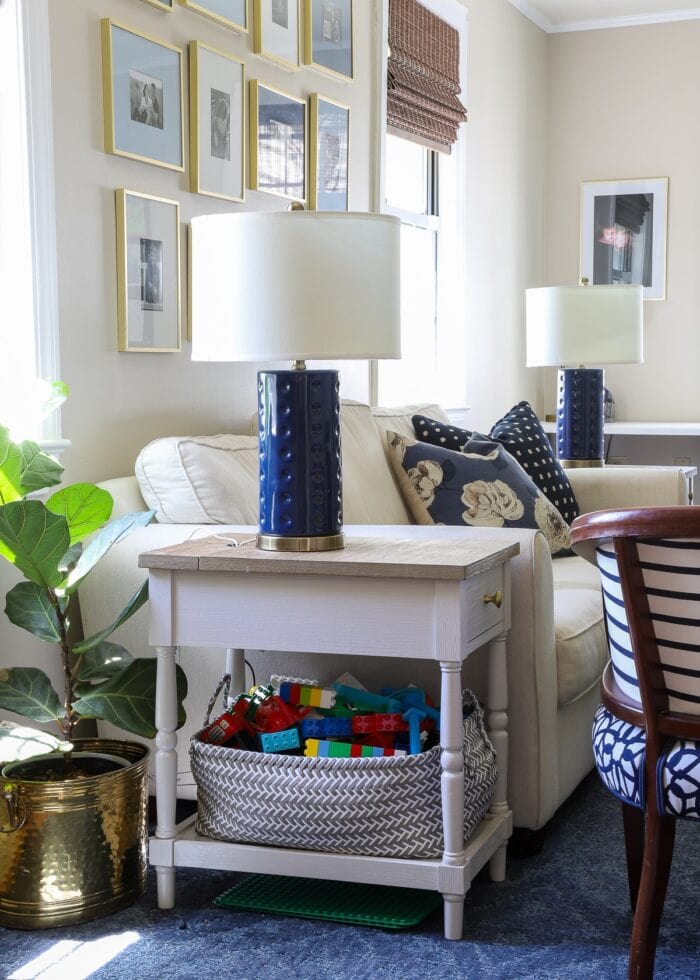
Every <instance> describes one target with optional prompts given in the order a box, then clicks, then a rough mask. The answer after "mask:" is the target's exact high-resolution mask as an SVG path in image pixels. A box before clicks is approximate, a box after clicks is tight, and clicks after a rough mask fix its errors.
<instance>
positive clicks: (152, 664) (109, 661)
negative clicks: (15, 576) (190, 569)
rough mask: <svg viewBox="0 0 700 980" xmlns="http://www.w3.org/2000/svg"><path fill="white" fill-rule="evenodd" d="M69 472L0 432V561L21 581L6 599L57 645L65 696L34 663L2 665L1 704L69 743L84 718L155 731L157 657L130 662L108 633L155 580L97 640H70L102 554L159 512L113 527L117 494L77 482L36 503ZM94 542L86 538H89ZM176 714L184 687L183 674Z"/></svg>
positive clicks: (24, 624)
mask: <svg viewBox="0 0 700 980" xmlns="http://www.w3.org/2000/svg"><path fill="white" fill-rule="evenodd" d="M62 473H63V467H62V466H61V465H60V463H58V461H57V460H55V459H54V458H53V457H51V456H49V455H48V454H47V453H45V452H43V451H42V450H41V449H40V448H39V446H38V445H37V444H36V443H34V442H30V441H26V442H21V443H15V442H13V441H12V439H11V438H10V433H9V431H8V429H6V428H4V427H3V426H0V555H2V557H4V558H5V559H7V561H9V562H10V563H11V564H12V565H14V566H15V568H16V569H17V570H18V571H19V572H20V573H21V574H22V575H23V576H24V578H25V581H22V582H19V583H17V584H16V585H15V586H14V587H13V588H11V589H10V591H9V592H8V593H7V596H6V604H5V613H6V614H7V616H8V618H9V620H10V622H12V623H14V625H15V626H18V627H20V628H21V629H25V630H27V631H28V632H30V633H32V634H33V635H34V636H36V637H37V638H38V639H39V640H43V641H45V642H46V643H52V644H55V646H56V648H57V652H58V654H59V655H60V657H61V664H62V669H63V690H62V691H61V692H60V693H58V692H57V691H56V690H55V689H54V687H53V685H52V683H51V681H50V679H49V677H48V676H47V674H46V673H45V672H44V671H43V670H39V669H38V668H36V667H22V666H18V667H10V668H3V667H0V708H7V709H8V710H10V711H14V712H16V713H17V714H19V715H23V716H24V717H26V718H31V719H32V720H33V721H35V722H42V723H43V722H55V723H56V725H57V726H58V728H59V730H60V733H61V736H62V738H63V739H64V740H66V741H68V742H70V740H71V738H72V736H73V731H74V728H75V726H76V724H77V723H78V721H79V720H80V719H81V718H97V719H103V720H105V721H109V722H111V723H112V724H114V725H116V726H117V727H119V728H122V729H124V730H125V731H127V732H131V733H133V734H135V735H141V736H143V737H145V738H152V737H153V736H154V735H155V732H156V729H155V718H154V716H155V685H156V661H155V659H154V658H150V657H147V658H133V657H132V656H131V654H129V653H128V651H127V650H125V649H124V647H122V646H120V645H119V644H118V643H114V642H111V641H110V640H109V637H110V636H111V634H112V633H113V632H114V631H115V630H116V629H117V628H118V627H119V626H121V625H122V623H125V622H126V621H127V620H128V619H129V618H130V617H131V616H132V615H133V614H134V613H135V612H136V611H137V610H138V609H140V608H141V606H143V604H144V603H145V602H146V601H147V600H148V581H145V582H144V583H143V584H142V585H141V586H139V588H138V589H137V590H136V592H135V593H134V595H133V596H131V598H130V599H129V601H128V602H127V604H126V606H125V607H124V609H123V610H122V611H121V613H120V614H119V615H118V616H117V617H116V619H114V621H113V622H111V623H109V624H107V625H106V626H105V627H104V628H103V629H101V630H99V631H98V632H97V633H95V634H93V635H92V636H88V637H85V638H83V639H73V633H72V632H71V630H70V622H71V609H72V606H73V602H74V599H75V596H76V592H77V590H78V588H79V586H80V583H81V582H82V581H83V580H84V578H85V577H86V575H88V574H89V573H90V571H91V570H92V569H93V568H94V567H95V565H96V564H97V563H98V562H99V561H100V559H101V558H103V557H104V555H106V554H107V552H108V551H109V550H110V548H112V547H113V545H115V544H116V543H117V542H118V541H121V540H122V538H124V537H125V536H126V535H127V534H129V532H130V531H132V530H133V529H134V528H137V527H142V526H143V525H145V524H148V523H149V521H150V520H151V518H152V516H153V511H143V512H137V513H134V514H127V515H124V516H122V517H118V518H116V519H115V520H112V521H110V520H109V519H110V517H111V514H112V507H113V500H112V496H111V494H110V493H108V492H107V491H106V490H104V489H101V488H100V487H97V486H95V485H93V484H91V483H74V484H71V485H70V486H67V487H62V488H61V489H59V490H57V491H55V492H54V493H52V494H51V495H50V496H48V498H47V499H46V500H44V499H38V498H36V497H30V496H29V495H30V494H34V493H36V492H37V491H40V490H46V489H48V488H50V487H53V486H56V485H57V484H58V483H59V482H60V479H61V474H62ZM88 538H89V539H90V540H89V541H88V540H87V539H88ZM177 692H178V717H179V722H180V724H182V723H183V722H184V720H185V712H184V708H183V706H182V702H183V700H184V697H185V695H186V693H187V682H186V679H185V675H184V673H183V671H182V670H181V668H179V667H178V671H177Z"/></svg>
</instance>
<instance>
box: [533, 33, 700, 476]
mask: <svg viewBox="0 0 700 980" xmlns="http://www.w3.org/2000/svg"><path fill="white" fill-rule="evenodd" d="M699 50H700V21H686V22H681V23H668V24H659V25H650V26H645V27H629V28H624V29H618V30H602V31H586V32H580V33H573V34H557V35H551V36H550V38H549V58H550V127H549V152H548V180H547V214H548V218H547V226H546V236H545V240H546V243H547V259H546V283H547V285H560V284H573V283H575V282H577V280H578V273H579V191H580V183H581V181H583V180H615V179H621V178H635V177H668V178H669V209H668V254H667V259H668V263H667V289H666V296H667V298H666V300H665V301H646V302H645V303H644V364H642V365H618V366H610V367H607V368H606V371H605V375H606V384H607V386H608V387H609V388H610V390H611V391H612V393H613V395H614V397H615V401H616V413H617V417H618V418H621V419H639V420H650V419H651V420H654V419H658V420H694V419H697V418H699V417H700V388H699V386H698V384H697V365H698V359H699V355H700V330H698V310H699V309H700V277H699V276H698V271H697V269H698V247H699V245H700V237H699V234H698V227H699V226H698V214H700V181H699V180H698V166H697V161H698V158H699V156H700V129H698V126H697V122H696V120H697V93H698V90H699V89H700V59H699V58H698V51H699ZM554 375H555V372H554V370H553V369H552V370H551V371H547V374H546V379H547V395H546V404H545V406H544V407H545V408H546V410H547V411H552V409H553V406H554V403H555V398H556V394H555V377H554ZM682 449H683V447H680V449H675V450H674V455H688V453H687V449H686V450H685V452H681V450H682ZM620 453H622V454H624V455H626V452H624V450H623V447H621V446H619V445H618V447H616V449H615V450H614V454H615V455H619V454H620ZM655 460H656V461H657V462H672V461H673V460H672V458H668V457H667V456H664V457H663V458H662V457H660V456H658V455H657V456H655Z"/></svg>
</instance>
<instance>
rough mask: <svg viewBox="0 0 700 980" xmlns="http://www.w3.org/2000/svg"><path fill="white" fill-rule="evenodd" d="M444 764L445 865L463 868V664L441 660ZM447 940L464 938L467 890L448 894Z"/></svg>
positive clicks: (441, 734) (441, 721) (441, 755)
mask: <svg viewBox="0 0 700 980" xmlns="http://www.w3.org/2000/svg"><path fill="white" fill-rule="evenodd" d="M440 672H441V692H440V703H441V708H440V747H441V750H442V751H441V754H440V763H441V766H442V776H441V791H442V827H443V833H444V838H445V849H444V851H443V855H442V863H443V864H446V865H453V866H461V865H462V862H463V859H464V750H463V741H464V737H463V725H462V665H461V663H455V662H453V661H444V660H441V661H440ZM442 897H443V900H444V903H445V938H446V939H461V938H462V923H463V918H464V891H462V892H461V894H460V893H451V894H444V893H443V896H442Z"/></svg>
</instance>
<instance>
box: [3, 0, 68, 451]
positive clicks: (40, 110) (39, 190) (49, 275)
mask: <svg viewBox="0 0 700 980" xmlns="http://www.w3.org/2000/svg"><path fill="white" fill-rule="evenodd" d="M6 2H7V0H6ZM12 2H13V3H14V5H15V8H16V17H17V36H16V40H17V54H18V71H17V73H16V79H17V83H18V86H17V87H18V91H16V92H15V93H14V97H15V98H16V99H17V100H18V102H19V113H20V120H21V125H20V132H21V133H24V134H25V136H26V143H25V144H24V145H23V146H21V152H23V153H24V160H23V163H24V168H25V170H26V185H25V186H26V195H25V201H26V207H25V208H24V215H23V217H22V220H23V222H24V223H28V225H29V228H28V236H29V250H28V251H29V255H28V259H27V261H28V262H29V264H30V270H29V275H30V282H31V284H32V286H31V296H30V305H31V308H32V309H31V315H30V316H29V317H28V318H27V320H26V321H25V323H26V324H28V326H27V327H25V328H26V329H32V326H33V330H34V355H35V356H34V365H33V368H34V372H35V375H36V377H39V378H42V379H44V380H46V381H57V380H59V379H60V359H59V325H58V272H57V247H56V205H55V181H54V165H53V159H54V156H53V117H52V95H51V46H50V35H49V7H48V0H12ZM3 135H4V136H5V137H6V134H2V133H1V131H0V138H2V136H3ZM14 136H15V141H16V134H14ZM2 145H6V144H4V140H3V143H0V152H2ZM18 145H20V144H18ZM0 166H1V163H0ZM8 224H9V222H7V221H2V222H1V225H2V226H5V227H6V226H7V225H8ZM1 233H2V227H0V234H1ZM0 311H2V315H1V318H2V319H3V320H4V321H5V323H7V324H11V323H12V319H13V311H12V309H11V307H10V297H8V296H6V297H5V298H4V308H3V297H2V296H0ZM3 338H4V342H5V343H8V342H9V340H8V338H9V330H8V329H7V328H6V329H5V330H4V331H3ZM31 368H32V365H28V366H27V371H28V376H29V375H31ZM34 438H38V439H39V440H40V441H41V444H42V447H43V448H46V449H48V450H49V451H54V452H58V451H60V450H61V449H63V448H65V446H66V445H68V443H67V441H66V440H64V439H62V438H61V418H60V410H56V411H55V412H53V413H52V415H50V416H49V417H48V418H47V419H46V420H45V421H44V422H43V425H42V427H41V431H39V432H36V433H34Z"/></svg>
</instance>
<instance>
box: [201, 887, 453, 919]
mask: <svg viewBox="0 0 700 980" xmlns="http://www.w3.org/2000/svg"><path fill="white" fill-rule="evenodd" d="M214 903H215V904H216V905H218V906H219V907H221V908H239V909H249V910H252V911H258V912H276V913H278V914H279V915H294V916H299V917H301V918H305V919H329V920H331V921H334V922H349V923H352V924H354V925H365V926H378V927H380V928H382V929H407V928H408V927H409V926H415V925H417V924H418V923H419V922H421V921H422V920H423V919H424V918H425V917H426V916H428V915H430V913H431V912H433V911H435V909H437V908H439V907H440V906H441V905H442V896H441V895H440V894H438V893H437V892H431V891H423V890H422V889H419V888H394V887H392V886H389V885H364V884H355V883H352V882H342V881H321V880H317V879H314V878H291V877H287V876H285V875H246V876H245V877H244V878H242V879H241V880H240V881H239V882H238V883H237V884H235V885H234V886H233V888H229V890H228V891H226V892H224V893H223V895H219V896H218V898H216V899H215V900H214Z"/></svg>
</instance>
